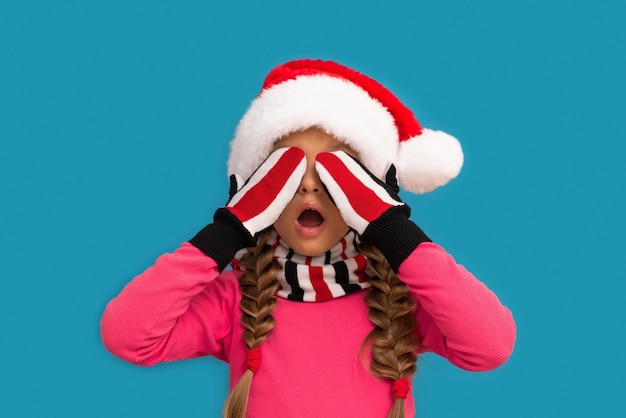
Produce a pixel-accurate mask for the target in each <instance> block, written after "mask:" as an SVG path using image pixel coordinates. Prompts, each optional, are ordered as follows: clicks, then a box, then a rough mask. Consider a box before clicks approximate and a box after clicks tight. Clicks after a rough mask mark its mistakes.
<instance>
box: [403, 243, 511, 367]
mask: <svg viewBox="0 0 626 418" xmlns="http://www.w3.org/2000/svg"><path fill="white" fill-rule="evenodd" d="M398 276H399V277H400V279H401V280H402V281H404V282H405V283H407V285H408V286H409V288H410V289H411V292H412V294H413V296H414V297H415V299H416V300H417V302H418V310H417V313H416V322H417V332H418V334H419V337H420V339H421V340H422V344H423V349H424V351H434V352H435V353H437V354H439V355H441V356H443V357H445V358H447V359H448V361H450V362H451V363H452V364H454V365H455V366H458V367H460V368H462V369H465V370H471V371H487V370H491V369H494V368H496V367H499V366H500V365H502V364H503V363H504V362H505V361H506V360H507V359H508V357H509V356H510V355H511V352H512V351H513V346H514V344H515V333H516V329H515V322H514V320H513V317H512V315H511V312H510V311H509V310H508V309H507V308H506V307H505V306H503V305H502V304H501V303H500V301H499V300H498V298H497V296H496V295H495V294H494V293H493V292H492V291H491V290H489V289H488V288H487V287H486V286H485V285H484V284H483V283H481V282H480V281H478V280H477V279H476V278H475V277H474V276H473V275H472V274H471V273H470V272H468V271H467V270H466V269H465V268H464V267H463V266H461V265H459V264H457V263H456V262H455V261H454V259H453V258H452V256H450V255H449V254H448V253H447V252H446V251H445V250H444V249H443V248H441V247H440V246H439V245H437V244H433V243H431V242H423V243H421V244H420V245H418V246H417V248H416V249H415V251H414V252H413V253H412V254H411V255H410V256H409V257H408V258H407V259H406V260H405V261H404V262H403V263H402V264H401V265H400V268H399V270H398Z"/></svg>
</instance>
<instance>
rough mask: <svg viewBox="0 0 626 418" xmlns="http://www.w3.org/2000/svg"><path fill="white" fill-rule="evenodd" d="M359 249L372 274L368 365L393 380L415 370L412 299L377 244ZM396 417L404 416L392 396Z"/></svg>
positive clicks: (367, 299)
mask: <svg viewBox="0 0 626 418" xmlns="http://www.w3.org/2000/svg"><path fill="white" fill-rule="evenodd" d="M359 251H360V252H361V253H362V254H363V255H365V256H366V257H367V259H368V264H369V267H370V269H371V270H372V271H374V273H375V274H376V276H375V277H372V278H370V283H371V284H372V289H371V290H370V291H369V292H368V294H367V295H366V297H365V302H366V303H367V305H368V306H369V307H370V309H369V313H368V316H369V319H370V321H372V322H373V323H374V325H375V327H374V329H373V330H372V331H371V332H370V333H369V335H368V336H367V338H366V340H365V341H366V342H369V343H371V351H372V363H371V365H370V369H371V371H372V373H373V374H374V375H375V376H377V377H383V378H389V379H391V380H393V381H397V380H398V379H402V378H406V377H409V376H411V375H412V374H413V373H415V370H416V365H415V363H416V361H417V355H416V354H415V352H416V350H417V349H418V348H419V346H420V343H419V341H418V340H417V337H416V335H415V333H414V328H415V318H414V316H413V315H412V313H413V311H414V309H415V306H416V303H415V300H414V299H413V298H412V297H411V295H410V291H409V288H408V286H407V285H406V284H405V283H404V282H402V281H401V280H400V279H399V278H398V276H397V275H396V274H395V273H394V271H393V269H392V268H391V266H390V265H389V262H387V259H386V258H385V257H384V256H383V254H382V253H381V252H380V251H379V250H378V249H377V248H375V247H372V246H370V245H367V244H364V243H361V244H360V245H359ZM400 417H404V399H402V398H401V397H396V401H395V403H394V405H393V408H392V409H391V412H390V413H389V416H388V418H400Z"/></svg>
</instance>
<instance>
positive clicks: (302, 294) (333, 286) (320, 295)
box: [267, 230, 373, 302]
mask: <svg viewBox="0 0 626 418" xmlns="http://www.w3.org/2000/svg"><path fill="white" fill-rule="evenodd" d="M267 243H268V244H269V245H272V246H273V247H274V259H275V260H276V261H278V263H279V264H280V266H281V267H282V269H281V271H280V273H279V274H278V277H277V280H278V282H279V283H280V286H281V289H280V290H279V291H278V293H277V296H279V297H282V298H285V299H289V300H293V301H298V302H323V301H326V300H330V299H334V298H338V297H341V296H345V295H347V294H350V293H353V292H356V291H359V290H361V289H365V288H368V287H370V283H369V278H370V277H372V276H373V273H372V272H371V271H370V270H369V269H368V268H367V258H366V257H365V256H364V255H362V254H360V253H359V251H358V250H357V248H356V244H357V241H356V233H355V232H354V231H352V230H351V231H349V232H348V233H347V234H346V236H345V237H343V238H342V239H341V240H340V241H339V242H338V243H337V244H336V245H335V246H334V247H333V248H331V249H330V250H328V251H326V252H325V253H324V254H322V255H319V256H315V257H307V256H303V255H300V254H297V253H295V252H294V251H293V250H292V249H291V248H289V247H288V246H287V244H286V243H285V242H284V241H282V240H281V238H280V236H278V234H276V233H274V234H273V235H272V236H271V237H270V238H269V239H268V241H267Z"/></svg>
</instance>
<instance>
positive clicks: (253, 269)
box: [224, 233, 280, 418]
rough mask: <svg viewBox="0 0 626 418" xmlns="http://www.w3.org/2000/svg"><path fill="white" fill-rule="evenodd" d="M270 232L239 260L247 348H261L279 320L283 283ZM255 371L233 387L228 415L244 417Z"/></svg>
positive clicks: (247, 372) (249, 371)
mask: <svg viewBox="0 0 626 418" xmlns="http://www.w3.org/2000/svg"><path fill="white" fill-rule="evenodd" d="M267 238H268V234H267V233H266V234H264V235H262V236H261V237H260V238H259V243H258V245H257V246H256V247H254V248H252V249H250V251H249V252H248V253H247V254H246V255H244V256H243V257H242V258H241V260H240V265H241V268H242V270H243V273H242V275H241V276H240V277H239V289H240V291H241V296H242V297H241V301H240V303H239V308H240V309H241V312H242V314H241V319H240V321H241V324H242V325H243V327H244V332H243V339H244V341H245V343H246V345H247V346H248V350H250V349H253V348H259V347H260V346H261V344H262V343H263V342H264V341H265V340H266V339H267V338H268V336H269V333H270V332H271V330H272V329H273V328H274V325H275V324H276V321H275V319H274V317H273V316H272V313H273V312H274V309H275V308H276V304H277V302H276V297H275V295H276V292H277V291H278V289H279V287H280V285H279V283H278V281H277V280H276V276H277V275H278V272H279V270H280V266H279V265H278V263H276V262H274V261H273V249H272V247H271V246H269V245H266V244H265V242H266V241H267ZM253 375H254V373H253V372H252V371H251V370H250V369H248V370H246V371H245V373H244V374H243V375H242V376H241V379H239V382H237V384H236V385H235V386H234V387H233V389H232V391H231V392H230V395H229V397H228V399H227V400H226V404H225V406H224V417H225V418H244V417H245V415H246V407H247V405H248V396H249V394H250V386H251V384H252V377H253Z"/></svg>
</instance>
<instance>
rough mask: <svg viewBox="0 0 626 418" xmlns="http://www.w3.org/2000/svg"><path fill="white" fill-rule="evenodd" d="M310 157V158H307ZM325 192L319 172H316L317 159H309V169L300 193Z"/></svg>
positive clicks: (307, 168)
mask: <svg viewBox="0 0 626 418" xmlns="http://www.w3.org/2000/svg"><path fill="white" fill-rule="evenodd" d="M307 157H308V156H307ZM322 190H323V187H322V181H321V180H320V177H319V175H318V174H317V170H315V157H313V158H307V167H306V171H305V172H304V176H303V177H302V181H301V182H300V189H299V191H300V193H314V194H318V193H320V192H321V191H322Z"/></svg>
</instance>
